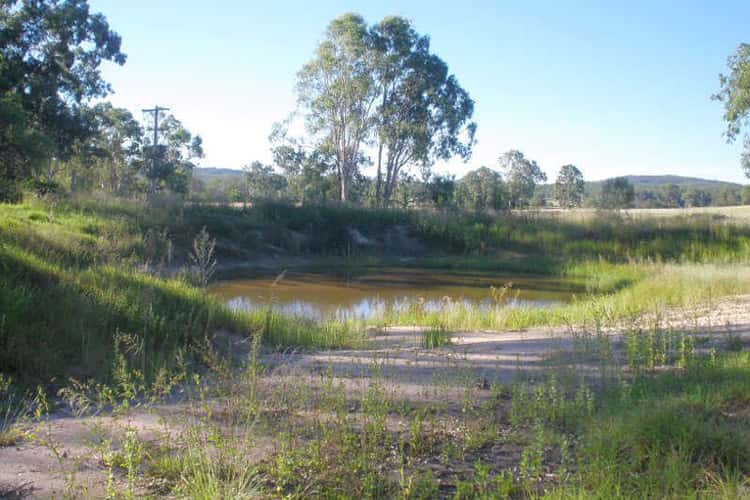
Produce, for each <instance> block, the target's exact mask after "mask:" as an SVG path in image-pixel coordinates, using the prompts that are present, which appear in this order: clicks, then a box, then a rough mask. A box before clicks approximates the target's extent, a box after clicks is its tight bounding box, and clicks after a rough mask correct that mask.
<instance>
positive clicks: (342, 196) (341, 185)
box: [339, 168, 346, 203]
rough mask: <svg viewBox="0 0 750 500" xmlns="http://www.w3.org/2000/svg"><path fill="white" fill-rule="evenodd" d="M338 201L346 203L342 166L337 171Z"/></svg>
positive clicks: (344, 178)
mask: <svg viewBox="0 0 750 500" xmlns="http://www.w3.org/2000/svg"><path fill="white" fill-rule="evenodd" d="M339 201H340V202H341V203H346V171H345V169H343V168H342V169H340V173H339Z"/></svg>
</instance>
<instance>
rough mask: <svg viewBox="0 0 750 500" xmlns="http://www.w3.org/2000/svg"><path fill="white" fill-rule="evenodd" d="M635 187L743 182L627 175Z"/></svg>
mask: <svg viewBox="0 0 750 500" xmlns="http://www.w3.org/2000/svg"><path fill="white" fill-rule="evenodd" d="M624 177H625V178H627V179H628V180H629V181H630V183H631V184H633V187H635V189H636V190H638V189H639V188H640V189H652V188H655V187H658V186H663V185H664V184H675V185H677V186H680V187H683V188H697V189H708V190H711V189H721V188H734V189H737V188H741V187H742V184H737V183H736V182H726V181H717V180H712V179H700V178H698V177H683V176H681V175H626V176H624ZM602 182H604V181H592V182H588V183H587V184H589V185H591V186H592V187H593V186H595V185H599V184H601V183H602Z"/></svg>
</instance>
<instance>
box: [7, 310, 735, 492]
mask: <svg viewBox="0 0 750 500" xmlns="http://www.w3.org/2000/svg"><path fill="white" fill-rule="evenodd" d="M686 317H691V318H692V319H690V320H689V321H688V320H686V319H685V318H686ZM665 322H666V324H665V326H670V327H672V328H674V329H678V330H679V329H682V330H689V331H692V332H693V333H695V334H696V335H698V336H700V337H703V338H704V339H705V342H704V343H703V344H702V348H703V349H707V348H709V347H714V346H715V347H718V348H721V346H722V345H724V344H725V343H726V342H727V341H728V340H729V339H734V340H735V341H736V340H737V339H740V341H741V342H743V343H744V346H745V348H747V345H748V342H750V296H741V297H734V298H729V299H724V300H722V301H720V302H718V303H717V304H715V305H714V306H712V307H711V308H710V309H709V310H703V311H691V312H690V314H685V311H682V312H675V313H674V314H672V315H670V316H669V317H668V318H667V319H666V320H665ZM602 335H604V336H606V337H607V338H608V339H610V340H611V341H612V342H613V344H616V343H617V341H618V338H619V336H620V335H621V332H620V331H618V330H617V329H611V330H609V331H607V332H603V333H602ZM420 338H421V337H420V332H419V329H417V328H405V327H402V328H391V329H388V330H386V331H382V332H379V333H377V334H376V335H375V336H374V337H373V345H372V347H371V348H369V349H365V350H357V351H353V350H352V351H326V352H316V353H307V354H284V355H280V354H273V355H268V356H266V357H265V363H266V364H267V366H268V367H269V369H268V370H267V372H266V374H265V376H264V377H263V383H266V384H269V385H273V384H277V383H279V381H281V380H292V381H293V382H292V383H294V384H297V385H302V384H304V385H308V386H310V387H313V386H315V385H316V384H318V385H319V384H321V383H322V382H321V380H322V379H323V375H324V374H326V373H329V372H331V371H332V373H333V375H334V377H335V378H336V379H337V380H338V381H339V382H340V383H341V384H342V386H344V387H346V390H347V391H348V392H350V393H361V391H362V390H363V388H364V387H366V386H367V385H368V384H369V381H370V380H371V379H370V377H371V376H373V375H377V377H378V380H381V381H382V382H383V383H384V384H386V385H387V386H388V388H389V390H390V391H392V393H394V394H395V395H396V396H397V397H398V398H402V399H404V400H408V401H412V402H413V401H419V400H430V399H436V398H440V399H441V400H442V401H445V402H446V403H447V404H448V405H450V404H451V403H456V404H458V403H459V402H460V401H461V399H462V398H464V397H466V391H467V387H469V388H470V387H477V388H478V391H477V394H478V396H477V397H482V396H481V394H482V389H486V387H487V385H488V384H491V383H493V382H497V383H501V384H508V383H511V382H512V381H513V380H515V379H516V378H517V377H528V376H533V375H534V374H539V373H543V372H546V371H549V370H563V369H567V370H569V372H572V373H579V374H580V373H583V374H585V373H586V372H587V371H592V372H593V371H595V370H596V362H593V361H592V360H591V359H589V358H587V357H586V355H582V354H581V352H582V350H581V349H579V348H578V347H580V344H581V342H583V340H582V339H581V338H580V337H579V338H576V337H575V336H572V335H571V334H570V333H569V332H568V331H566V330H565V329H560V328H556V329H534V330H527V331H514V332H459V333H457V334H455V335H454V336H453V339H452V342H451V344H450V345H448V346H445V347H443V348H440V349H431V350H428V349H424V348H422V346H421V340H420ZM235 342H237V345H236V349H237V350H243V349H247V347H246V346H247V342H243V341H242V340H241V339H235ZM438 388H439V390H438ZM485 392H486V391H485ZM217 404H218V403H217ZM194 412H195V408H194V406H192V405H191V404H189V403H173V404H165V405H157V406H154V407H151V408H148V409H144V408H140V409H136V410H132V411H131V412H129V413H128V414H127V415H124V416H120V417H111V416H97V417H84V418H74V417H70V416H65V415H63V414H58V415H56V416H55V417H54V418H52V419H51V420H50V421H48V422H47V423H43V424H40V425H37V426H35V428H34V429H33V432H34V433H35V434H36V436H37V437H38V438H39V439H40V440H42V441H48V442H49V441H51V442H53V443H55V446H54V447H52V446H49V445H43V444H41V442H40V441H35V440H34V439H27V440H26V441H24V442H22V443H20V444H18V445H17V446H9V447H5V448H0V497H2V493H3V492H4V491H5V493H6V494H7V493H9V492H11V493H12V492H13V491H16V492H18V493H20V494H22V495H23V496H30V497H42V498H47V497H59V496H61V495H63V493H66V492H68V491H67V490H68V489H69V484H70V481H69V479H70V476H71V474H73V473H74V474H75V482H76V483H77V484H78V485H79V487H83V488H84V489H83V490H79V491H77V493H78V494H79V495H81V496H93V497H99V496H101V495H102V494H103V493H104V488H105V486H106V479H107V477H106V471H105V469H104V467H103V466H102V463H101V460H100V458H98V457H97V456H96V453H94V452H92V446H91V443H92V442H96V441H97V440H101V439H102V436H108V435H111V436H116V435H117V434H116V432H115V430H117V429H119V430H122V429H123V428H124V427H126V426H129V427H132V428H135V429H137V430H138V433H139V435H140V436H141V437H144V438H146V439H152V440H153V441H155V442H158V441H160V440H164V439H169V433H170V432H179V430H180V428H181V426H184V425H186V423H188V422H190V421H191V418H192V417H193V416H194ZM192 421H194V419H193V420H192ZM53 448H55V450H56V451H57V452H58V453H59V455H58V456H56V454H55V451H54V450H53ZM270 450H271V445H270V441H269V442H265V443H264V441H263V440H262V439H261V440H260V441H259V443H258V447H257V456H256V457H254V458H255V459H262V458H263V457H264V456H266V455H267V453H268V452H270ZM63 471H64V472H65V473H63ZM66 474H67V476H68V480H67V481H66ZM81 485H82V486H81Z"/></svg>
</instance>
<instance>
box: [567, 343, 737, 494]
mask: <svg viewBox="0 0 750 500" xmlns="http://www.w3.org/2000/svg"><path fill="white" fill-rule="evenodd" d="M749 369H750V357H748V354H747V353H741V354H733V355H726V356H724V357H722V358H721V359H718V360H715V361H711V360H710V359H707V360H705V361H704V362H702V363H701V364H698V365H696V366H694V367H693V368H691V369H689V370H688V371H687V372H686V373H684V374H681V373H667V374H663V375H658V376H655V377H653V376H643V377H639V378H638V379H636V380H635V381H634V382H633V384H632V385H630V386H625V387H622V388H617V387H614V388H612V389H611V390H610V391H609V392H608V394H607V396H606V399H605V400H604V401H602V403H601V410H599V411H597V412H596V414H595V416H594V419H593V420H592V421H590V423H587V424H586V426H585V431H584V433H583V435H582V438H581V440H582V441H581V448H580V457H579V466H580V471H579V473H578V475H577V476H576V477H575V480H576V482H575V483H573V484H576V483H577V484H578V485H580V487H581V488H582V492H585V494H586V495H587V496H590V497H599V498H601V497H612V496H616V497H618V498H633V497H639V498H647V497H650V498H656V497H659V498H665V497H685V496H692V495H693V494H694V492H698V491H701V490H704V491H707V492H708V491H710V488H711V487H712V486H714V485H713V484H711V481H710V479H711V477H712V475H715V476H714V477H718V478H720V482H719V483H723V482H731V481H732V480H733V478H736V477H737V476H738V475H739V476H740V477H741V476H742V475H745V476H746V475H747V474H748V473H749V472H750V470H748V468H747V464H748V463H750V444H749V443H750V435H748V432H749V430H748V428H747V425H746V422H745V423H743V422H742V419H741V418H737V417H733V416H731V415H732V411H733V409H735V408H737V407H741V406H742V405H743V404H744V405H746V404H747V401H748V399H747V396H748V394H750V392H749V391H750V370H749ZM719 485H720V484H719ZM565 490H566V488H565V489H564V491H565Z"/></svg>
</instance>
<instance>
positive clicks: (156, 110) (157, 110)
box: [143, 106, 169, 148]
mask: <svg viewBox="0 0 750 500" xmlns="http://www.w3.org/2000/svg"><path fill="white" fill-rule="evenodd" d="M162 111H169V108H161V107H159V106H154V107H153V108H151V109H144V110H143V112H144V113H150V114H153V115H154V144H153V146H154V148H155V147H156V146H158V145H159V113H160V112H162Z"/></svg>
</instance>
